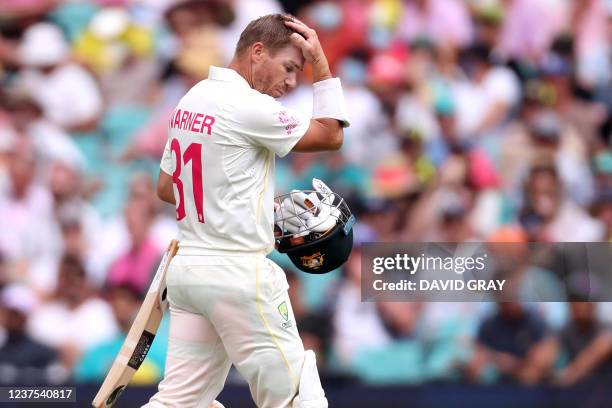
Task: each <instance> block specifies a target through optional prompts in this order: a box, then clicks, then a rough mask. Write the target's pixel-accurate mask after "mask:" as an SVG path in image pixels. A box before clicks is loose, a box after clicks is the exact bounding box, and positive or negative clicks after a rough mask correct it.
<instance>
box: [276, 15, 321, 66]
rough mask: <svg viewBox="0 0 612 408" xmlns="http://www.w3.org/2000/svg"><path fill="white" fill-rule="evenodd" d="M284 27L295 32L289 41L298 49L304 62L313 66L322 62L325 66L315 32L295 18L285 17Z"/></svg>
mask: <svg viewBox="0 0 612 408" xmlns="http://www.w3.org/2000/svg"><path fill="white" fill-rule="evenodd" d="M285 25H287V27H289V28H291V29H292V30H293V31H295V33H293V34H291V41H292V42H293V44H295V45H296V46H298V47H300V49H301V50H302V54H303V55H304V59H305V60H306V62H308V63H310V64H313V65H314V64H318V63H323V62H324V63H325V64H326V65H327V59H326V58H325V54H324V53H323V47H321V43H320V42H319V38H318V37H317V32H316V31H315V30H313V29H312V28H310V27H308V26H307V25H306V24H304V23H303V22H301V21H300V20H298V19H297V18H295V17H287V18H286V19H285Z"/></svg>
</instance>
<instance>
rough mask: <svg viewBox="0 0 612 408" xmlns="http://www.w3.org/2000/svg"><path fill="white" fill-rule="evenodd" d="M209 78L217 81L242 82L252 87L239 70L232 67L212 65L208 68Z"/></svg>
mask: <svg viewBox="0 0 612 408" xmlns="http://www.w3.org/2000/svg"><path fill="white" fill-rule="evenodd" d="M208 79H214V80H217V81H230V82H242V83H243V84H244V85H246V86H248V87H249V88H250V87H251V86H250V85H249V83H248V82H247V81H246V79H244V78H243V77H242V75H240V74H239V73H238V72H236V71H235V70H233V69H231V68H222V67H215V66H214V65H211V66H210V67H209V68H208Z"/></svg>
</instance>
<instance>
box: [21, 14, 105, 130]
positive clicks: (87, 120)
mask: <svg viewBox="0 0 612 408" xmlns="http://www.w3.org/2000/svg"><path fill="white" fill-rule="evenodd" d="M69 52H70V50H69V46H68V43H67V42H66V40H65V38H64V37H63V34H62V32H61V31H60V29H59V28H57V27H56V26H54V25H52V24H50V23H37V24H34V25H32V26H31V27H29V28H28V30H27V31H26V32H25V33H24V36H23V40H22V42H21V44H20V47H19V57H20V61H21V63H22V64H23V65H24V67H25V68H26V70H25V71H24V72H23V73H22V74H23V77H22V78H21V81H23V86H24V87H25V88H26V89H27V90H28V92H30V94H31V95H32V96H33V98H34V99H35V100H36V101H37V102H38V103H39V104H40V106H41V107H42V109H43V112H44V114H45V116H46V117H47V118H49V119H50V120H51V121H53V122H54V123H56V124H57V125H59V126H61V127H63V128H64V129H66V130H68V131H87V130H91V129H93V128H94V127H95V126H96V124H97V122H98V120H99V118H100V116H101V115H102V109H103V105H102V97H101V95H100V90H99V89H98V85H97V84H96V82H95V80H94V78H93V77H92V76H91V75H90V74H89V73H88V72H87V71H86V70H85V69H84V68H82V67H81V66H79V65H76V64H74V63H70V62H67V61H68V56H69Z"/></svg>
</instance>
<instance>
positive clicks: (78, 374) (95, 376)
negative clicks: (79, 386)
mask: <svg viewBox="0 0 612 408" xmlns="http://www.w3.org/2000/svg"><path fill="white" fill-rule="evenodd" d="M106 294H107V299H108V301H109V303H110V306H111V307H112V309H113V314H114V316H115V319H116V320H117V324H118V325H119V333H117V335H116V336H114V337H112V338H110V339H108V340H106V341H100V342H97V343H94V344H93V345H92V346H91V347H89V348H87V349H86V350H85V352H84V354H83V356H82V357H81V358H80V359H79V361H78V362H77V363H76V367H75V370H74V380H75V381H76V382H78V383H95V384H98V383H100V382H101V381H103V380H104V377H106V373H107V372H108V370H109V369H110V367H111V365H112V364H113V361H114V360H115V357H116V356H117V354H118V353H119V350H120V349H121V346H122V345H123V342H124V341H125V337H126V336H127V333H128V331H129V330H130V327H131V326H132V323H133V321H134V317H135V316H136V314H137V313H138V309H139V308H140V304H141V302H142V299H143V297H142V295H141V294H140V291H139V290H138V289H136V288H134V287H132V286H130V285H129V284H124V285H121V286H111V287H109V288H107V291H106ZM167 337H168V322H167V319H164V320H162V324H161V326H160V328H159V330H158V332H157V336H156V338H155V341H154V342H153V344H152V345H151V349H150V350H149V353H148V354H147V357H146V359H145V360H144V361H143V363H142V365H141V366H140V368H139V369H138V371H137V372H136V374H135V375H134V377H133V378H132V383H134V384H142V385H145V384H156V383H157V382H158V381H159V380H160V379H161V378H162V376H163V372H164V364H165V360H166V347H167Z"/></svg>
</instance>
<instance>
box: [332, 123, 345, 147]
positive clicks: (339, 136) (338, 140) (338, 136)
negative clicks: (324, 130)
mask: <svg viewBox="0 0 612 408" xmlns="http://www.w3.org/2000/svg"><path fill="white" fill-rule="evenodd" d="M343 143H344V130H342V128H339V129H338V130H337V131H335V132H334V134H333V137H332V140H331V146H330V149H329V150H333V151H336V150H340V148H341V147H342V144H343Z"/></svg>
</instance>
